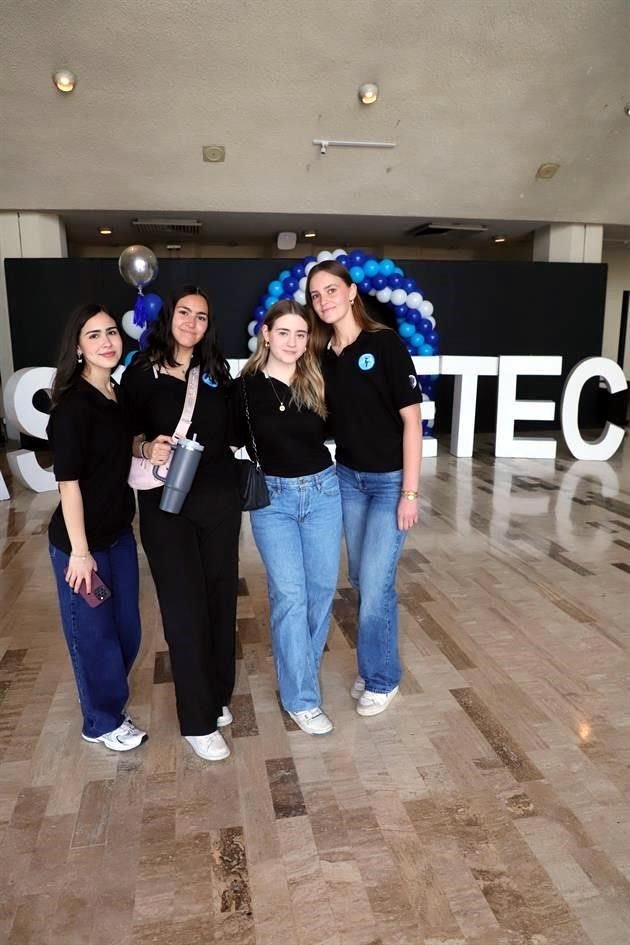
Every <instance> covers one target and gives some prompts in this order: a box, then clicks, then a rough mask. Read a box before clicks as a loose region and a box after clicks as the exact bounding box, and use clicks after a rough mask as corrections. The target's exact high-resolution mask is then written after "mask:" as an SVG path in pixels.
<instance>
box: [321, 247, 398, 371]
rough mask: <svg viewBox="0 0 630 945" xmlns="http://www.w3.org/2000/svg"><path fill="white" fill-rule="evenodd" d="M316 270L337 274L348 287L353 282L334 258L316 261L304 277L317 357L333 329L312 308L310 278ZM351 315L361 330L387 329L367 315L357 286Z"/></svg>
mask: <svg viewBox="0 0 630 945" xmlns="http://www.w3.org/2000/svg"><path fill="white" fill-rule="evenodd" d="M318 272H329V273H330V274H331V275H333V276H337V278H338V279H341V280H342V282H345V284H346V285H347V286H348V288H350V286H351V285H354V284H355V283H354V282H353V281H352V276H351V275H350V273H349V272H348V270H347V269H346V267H345V266H342V264H341V263H340V262H337V260H336V259H325V260H324V261H323V262H320V263H316V265H314V266H312V267H311V269H310V271H309V274H308V276H307V277H306V304H307V306H308V311H309V312H311V313H312V317H313V322H314V328H313V342H312V346H313V351H314V353H315V354H316V355H317V357H319V356H320V355H321V353H322V351H323V350H324V348H325V347H326V345H327V344H328V342H329V341H330V339H331V337H332V334H333V329H332V326H331V325H325V324H324V322H322V321H321V320H320V319H319V318H318V317H317V313H316V312H315V310H314V309H313V303H312V302H311V280H312V278H313V276H314V275H316V274H317V273H318ZM352 315H353V317H354V320H355V322H356V323H357V325H358V326H359V328H360V329H361V331H387V330H388V329H387V325H383V324H381V322H378V321H376V319H374V318H372V316H371V315H368V313H367V311H366V308H365V305H364V304H363V299H362V298H361V296H360V295H359V289H358V287H357V294H356V297H355V298H354V299H353V302H352Z"/></svg>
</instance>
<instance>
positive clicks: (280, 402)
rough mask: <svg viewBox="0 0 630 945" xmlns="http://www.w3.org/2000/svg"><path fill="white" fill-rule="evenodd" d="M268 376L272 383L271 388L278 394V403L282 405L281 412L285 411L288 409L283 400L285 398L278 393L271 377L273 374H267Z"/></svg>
mask: <svg viewBox="0 0 630 945" xmlns="http://www.w3.org/2000/svg"><path fill="white" fill-rule="evenodd" d="M266 376H267V380H268V381H269V383H270V384H271V389H272V391H273V392H274V394H275V395H276V400H277V401H278V403H279V404H280V406H279V407H278V410H279V411H280V413H284V411H285V410H286V409H287V408H286V407H285V406H284V400H283V399H282V398H281V397H280V395H279V394H278V391H277V390H276V387H275V384H274V382H273V380H272V379H271V375H270V374H267V375H266Z"/></svg>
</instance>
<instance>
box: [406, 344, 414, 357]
mask: <svg viewBox="0 0 630 945" xmlns="http://www.w3.org/2000/svg"><path fill="white" fill-rule="evenodd" d="M405 348H406V349H407V351H408V352H409V354H410V355H411V356H412V357H413V356H414V355H415V353H416V352H415V350H414V348H413V345H405Z"/></svg>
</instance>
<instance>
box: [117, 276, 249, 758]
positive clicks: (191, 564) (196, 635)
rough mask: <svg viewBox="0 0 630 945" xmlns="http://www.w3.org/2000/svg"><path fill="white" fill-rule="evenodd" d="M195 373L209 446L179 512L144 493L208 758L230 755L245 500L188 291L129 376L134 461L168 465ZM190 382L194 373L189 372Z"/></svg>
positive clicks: (205, 307) (144, 517)
mask: <svg viewBox="0 0 630 945" xmlns="http://www.w3.org/2000/svg"><path fill="white" fill-rule="evenodd" d="M196 367H198V368H199V372H198V373H199V380H198V384H197V386H196V391H195V394H196V399H195V406H194V411H193V413H192V420H191V425H190V428H189V433H188V436H189V437H192V436H193V435H195V434H196V435H197V439H198V441H199V443H201V445H202V446H203V447H204V451H203V453H202V454H201V462H200V464H199V468H198V470H197V473H196V475H195V479H194V481H193V484H192V487H191V489H190V492H189V494H188V497H187V498H186V500H185V502H184V505H183V507H182V510H181V512H180V513H179V514H178V515H173V514H171V513H169V512H163V511H161V510H160V507H159V505H160V493H161V491H162V490H161V489H160V488H156V489H147V490H144V491H139V492H138V506H139V510H140V536H141V539H142V545H143V547H144V550H145V552H146V555H147V558H148V560H149V565H150V567H151V573H152V575H153V580H154V582H155V587H156V590H157V595H158V600H159V603H160V611H161V614H162V624H163V626H164V635H165V638H166V642H167V644H168V648H169V653H170V659H171V668H172V672H173V680H174V683H175V697H176V702H177V713H178V717H179V724H180V730H181V733H182V735H183V736H184V738H185V739H186V740H187V741H188V743H189V744H190V745H191V747H192V749H193V751H195V752H196V754H197V755H199V756H200V757H201V758H204V759H206V760H207V761H219V760H221V759H222V758H227V756H228V755H229V754H230V749H229V747H228V745H227V743H226V741H225V739H224V738H223V735H222V734H221V732H220V731H219V730H218V729H219V728H222V727H224V726H227V725H229V724H230V722H231V721H232V716H231V714H230V710H229V703H230V699H231V697H232V690H233V688H234V672H235V652H234V646H235V643H234V633H235V624H236V595H237V588H238V536H239V529H240V520H241V512H240V498H239V491H238V485H237V476H236V463H235V461H234V457H233V454H232V451H231V450H230V447H229V444H228V440H229V434H228V401H227V381H228V379H229V371H228V365H227V362H226V360H225V358H224V357H223V355H222V353H221V351H220V349H219V346H218V343H217V338H216V329H215V325H214V321H213V319H212V311H211V305H210V300H209V298H208V296H207V295H206V293H205V292H203V291H202V290H201V289H199V288H197V287H196V286H184V287H183V288H182V289H181V290H180V291H179V292H177V293H176V294H175V295H174V296H173V298H172V299H171V301H170V303H169V304H167V305H166V306H165V307H164V308H163V310H162V311H161V312H160V315H159V317H158V319H157V321H155V322H153V323H152V326H151V331H150V334H149V337H148V342H147V348H146V350H145V351H144V352H142V354H141V355H139V356H138V357H136V359H135V360H134V361H133V363H132V364H131V365H130V366H129V367H128V368H127V370H126V371H125V373H124V375H123V379H122V387H123V389H124V391H125V393H126V395H127V396H128V399H129V405H130V410H131V415H132V419H133V425H134V432H135V433H136V434H137V436H136V439H135V441H134V455H136V456H138V457H142V458H143V459H146V460H149V461H150V463H151V464H152V465H155V466H160V465H163V464H164V463H165V462H166V460H167V459H168V456H169V454H170V451H171V447H172V445H173V433H174V431H175V428H176V426H177V425H178V422H179V420H180V418H181V415H182V412H183V408H184V403H185V400H186V397H187V387H188V379H189V375H190V372H191V371H192V370H193V368H196ZM193 377H194V375H193Z"/></svg>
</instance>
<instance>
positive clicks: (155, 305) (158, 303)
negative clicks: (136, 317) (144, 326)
mask: <svg viewBox="0 0 630 945" xmlns="http://www.w3.org/2000/svg"><path fill="white" fill-rule="evenodd" d="M161 308H162V299H161V298H160V296H159V295H156V294H155V292H148V293H147V295H145V297H144V317H145V318H146V320H147V321H148V322H154V321H155V319H156V318H157V317H158V315H159V314H160V309H161Z"/></svg>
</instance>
